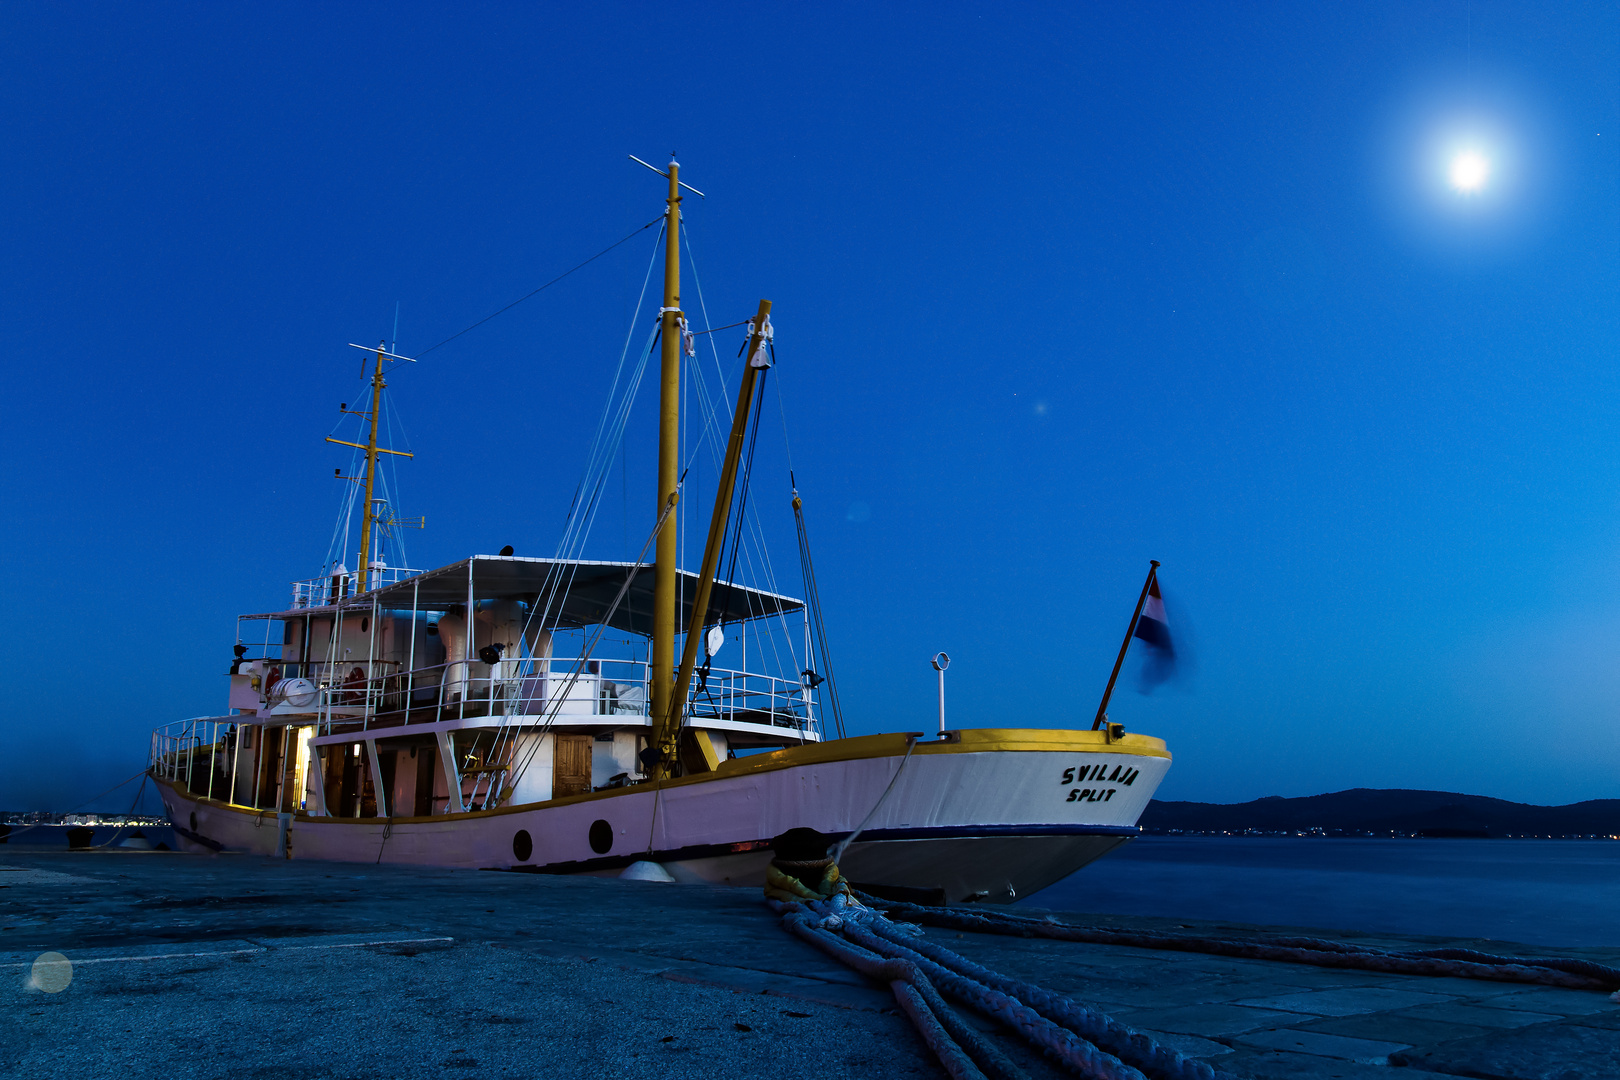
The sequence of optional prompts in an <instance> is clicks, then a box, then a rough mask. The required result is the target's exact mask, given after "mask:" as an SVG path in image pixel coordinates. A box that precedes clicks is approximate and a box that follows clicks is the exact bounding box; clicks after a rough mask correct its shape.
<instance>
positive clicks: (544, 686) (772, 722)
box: [310, 657, 820, 735]
mask: <svg viewBox="0 0 1620 1080" xmlns="http://www.w3.org/2000/svg"><path fill="white" fill-rule="evenodd" d="M374 663H376V662H374ZM310 666H311V667H314V666H315V665H310ZM341 666H342V665H333V667H341ZM576 668H580V669H581V670H580V671H579V674H578V675H577V676H575V677H573V678H572V680H571V679H570V675H571V674H572V673H573V672H574V671H575V669H576ZM650 681H651V675H650V666H649V665H648V664H647V662H646V661H644V660H613V659H604V660H591V661H588V662H586V663H584V664H581V663H580V661H579V660H578V659H573V658H559V657H553V658H550V659H545V660H539V659H531V658H523V659H512V660H499V661H496V662H495V663H494V664H486V663H483V662H481V661H477V660H473V661H468V660H452V661H449V662H447V663H443V664H434V665H432V666H429V667H422V668H416V669H414V670H411V671H401V672H391V673H384V674H380V675H376V676H372V677H369V678H363V677H362V666H361V665H360V664H355V665H354V667H353V670H352V671H350V672H349V674H348V675H347V677H345V678H344V680H343V682H342V683H341V684H335V682H334V680H333V679H330V678H328V679H326V680H324V681H321V682H320V683H319V692H320V701H319V704H318V706H316V711H318V713H319V721H318V723H319V726H320V728H321V734H323V735H324V734H330V733H331V732H332V731H333V730H342V731H352V730H354V729H355V728H356V727H358V728H359V729H361V730H365V729H368V728H370V727H371V726H373V724H374V722H376V721H377V720H378V719H379V718H383V719H384V724H383V726H389V727H394V726H400V725H410V724H417V723H431V722H434V721H437V720H447V719H459V718H463V717H480V716H514V717H515V716H558V717H563V716H566V717H579V716H603V717H607V716H635V717H644V716H646V715H647V704H648V701H649V697H650V687H649V683H650ZM687 715H688V716H689V717H690V718H691V719H695V720H727V721H737V722H742V723H752V724H764V725H767V726H771V727H780V728H787V729H790V730H793V731H796V732H799V733H807V732H808V733H812V734H819V732H820V724H819V721H818V719H817V716H816V709H815V701H814V697H813V695H812V694H811V692H810V691H809V690H808V689H806V687H805V686H804V684H803V683H800V682H796V681H793V680H790V679H782V678H778V677H776V676H774V675H762V674H759V673H757V672H749V671H735V670H730V669H720V668H710V669H709V670H708V671H703V670H701V669H700V670H699V671H698V673H697V675H696V677H695V678H694V679H693V682H692V689H691V691H690V693H689V695H688V698H687Z"/></svg>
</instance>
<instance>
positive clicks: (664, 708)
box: [652, 161, 681, 777]
mask: <svg viewBox="0 0 1620 1080" xmlns="http://www.w3.org/2000/svg"><path fill="white" fill-rule="evenodd" d="M664 175H665V176H667V177H668V178H669V197H668V198H667V199H666V200H665V205H666V207H667V209H666V211H665V222H664V306H663V309H662V310H661V311H660V312H659V322H660V323H661V324H662V332H663V342H662V344H663V351H662V354H661V367H660V373H661V377H660V379H659V398H658V401H659V406H658V506H657V509H656V513H659V514H662V513H663V512H664V507H666V506H668V505H669V504H670V501H671V500H672V499H673V498H674V497H675V489H676V485H677V484H678V483H679V482H680V476H679V471H680V434H681V327H680V320H681V311H680V307H681V245H680V228H681V190H680V188H681V183H680V179H679V176H680V165H678V164H677V163H676V162H674V161H671V162H670V163H669V172H667V173H665V174H664ZM675 528H676V521H675V515H674V514H670V515H669V516H668V517H666V518H665V519H664V524H663V527H662V528H660V529H659V530H658V546H657V548H656V555H655V564H654V570H653V642H652V720H653V746H654V747H656V748H658V749H660V750H662V749H663V748H664V743H665V742H667V741H668V735H667V733H669V732H673V731H674V730H676V728H677V727H678V725H679V722H680V711H679V706H678V705H677V704H676V703H675V702H674V701H673V699H672V696H671V693H672V691H673V689H674V687H673V685H672V683H673V679H674V674H675V587H676V566H675V559H676V555H677V553H678V552H677V549H676V543H675V541H676V531H675ZM666 768H667V762H665V761H660V762H658V763H657V764H656V765H654V766H653V775H654V776H655V777H657V776H662V775H664V774H665V772H666Z"/></svg>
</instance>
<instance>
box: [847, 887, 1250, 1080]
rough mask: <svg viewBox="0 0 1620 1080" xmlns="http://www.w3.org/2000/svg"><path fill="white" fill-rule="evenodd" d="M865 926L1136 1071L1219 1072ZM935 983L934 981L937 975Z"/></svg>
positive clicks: (925, 944)
mask: <svg viewBox="0 0 1620 1080" xmlns="http://www.w3.org/2000/svg"><path fill="white" fill-rule="evenodd" d="M865 927H866V929H868V930H870V931H871V932H872V933H874V934H876V935H878V936H880V937H882V938H884V939H885V940H887V941H890V942H892V943H894V944H896V945H900V946H902V947H904V948H906V949H909V950H911V951H914V952H917V953H919V954H921V955H922V956H923V957H925V958H927V959H929V960H933V961H934V962H936V963H938V964H939V965H940V966H942V967H944V968H946V969H948V970H950V971H952V972H954V973H955V974H958V975H961V976H963V977H965V978H968V979H973V980H975V981H977V982H981V983H983V984H985V985H986V986H989V987H992V988H994V989H996V990H999V991H1001V992H1002V993H1003V994H1006V995H1008V996H1010V997H1012V998H1015V999H1017V1000H1018V1001H1021V1002H1023V1003H1024V1004H1025V1005H1027V1006H1029V1007H1030V1008H1031V1009H1033V1010H1035V1012H1037V1013H1039V1014H1040V1015H1042V1016H1044V1017H1046V1018H1047V1019H1048V1020H1051V1021H1052V1022H1053V1023H1055V1024H1057V1025H1059V1026H1061V1027H1065V1028H1068V1029H1069V1030H1070V1031H1073V1032H1074V1033H1075V1034H1077V1035H1079V1036H1081V1037H1082V1038H1085V1039H1088V1040H1090V1041H1091V1042H1092V1043H1095V1044H1096V1045H1097V1046H1098V1047H1099V1048H1100V1049H1102V1050H1104V1051H1106V1052H1108V1053H1110V1054H1112V1055H1114V1056H1115V1057H1117V1058H1119V1059H1120V1060H1122V1061H1124V1062H1126V1063H1127V1064H1129V1065H1131V1066H1133V1067H1135V1068H1137V1069H1139V1070H1141V1072H1142V1073H1144V1074H1145V1075H1147V1076H1149V1077H1152V1078H1153V1080H1216V1078H1217V1077H1221V1076H1222V1075H1223V1074H1221V1073H1219V1072H1217V1071H1216V1070H1215V1069H1214V1068H1213V1067H1211V1066H1210V1065H1209V1064H1208V1063H1207V1062H1203V1061H1199V1060H1197V1059H1196V1058H1189V1057H1185V1056H1184V1055H1182V1054H1180V1053H1177V1052H1176V1051H1174V1050H1171V1049H1170V1048H1169V1047H1165V1046H1160V1045H1159V1044H1158V1043H1157V1042H1155V1041H1154V1040H1153V1039H1152V1038H1151V1037H1150V1036H1148V1035H1146V1034H1144V1033H1142V1032H1140V1031H1135V1030H1133V1029H1131V1028H1129V1027H1126V1026H1125V1025H1124V1024H1121V1023H1120V1022H1119V1021H1118V1020H1115V1019H1114V1018H1113V1017H1111V1016H1109V1015H1107V1014H1106V1013H1102V1012H1098V1011H1097V1010H1095V1009H1088V1008H1086V1007H1085V1006H1084V1005H1081V1004H1079V1003H1078V1002H1075V1001H1071V1000H1070V999H1068V998H1065V997H1063V996H1061V995H1059V994H1054V993H1052V992H1051V991H1049V990H1045V989H1042V988H1041V987H1039V986H1035V985H1033V984H1031V983H1026V982H1022V981H1020V980H1018V979H1011V978H1008V977H1007V976H1005V975H1002V974H1001V973H999V972H996V971H992V970H990V969H989V968H987V967H983V966H982V965H979V964H975V963H974V962H973V961H971V960H969V959H967V958H966V957H964V956H961V955H960V954H958V953H954V952H952V951H951V950H950V949H946V948H943V947H941V946H939V945H935V944H933V943H932V942H929V941H921V940H918V939H916V938H912V937H910V936H909V935H905V934H903V932H902V931H900V930H899V929H898V928H896V927H895V926H894V924H893V923H890V922H889V921H888V920H887V919H881V918H879V919H872V920H870V921H869V922H868V923H866V924H865ZM935 981H938V980H937V977H936V980H935Z"/></svg>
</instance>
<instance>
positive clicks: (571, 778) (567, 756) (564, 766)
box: [551, 735, 595, 799]
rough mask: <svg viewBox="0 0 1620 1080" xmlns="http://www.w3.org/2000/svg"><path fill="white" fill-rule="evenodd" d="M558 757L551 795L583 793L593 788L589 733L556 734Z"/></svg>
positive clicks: (557, 796) (556, 797)
mask: <svg viewBox="0 0 1620 1080" xmlns="http://www.w3.org/2000/svg"><path fill="white" fill-rule="evenodd" d="M553 737H554V738H555V739H556V740H557V757H556V764H555V766H554V767H553V771H552V774H551V797H552V798H554V799H558V798H561V797H562V796H564V795H583V794H585V793H586V792H588V791H590V790H591V743H592V742H594V741H595V740H594V739H592V738H591V737H590V736H589V735H556V736H553Z"/></svg>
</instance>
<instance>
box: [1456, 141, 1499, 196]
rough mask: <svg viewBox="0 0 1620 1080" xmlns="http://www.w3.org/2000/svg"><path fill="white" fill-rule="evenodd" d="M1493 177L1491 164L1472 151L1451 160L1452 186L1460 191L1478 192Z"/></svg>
mask: <svg viewBox="0 0 1620 1080" xmlns="http://www.w3.org/2000/svg"><path fill="white" fill-rule="evenodd" d="M1490 175H1491V163H1490V162H1488V161H1486V160H1485V158H1484V157H1483V156H1481V155H1480V154H1477V153H1475V152H1474V151H1472V150H1468V151H1464V152H1463V153H1461V154H1458V155H1457V156H1456V157H1454V158H1452V159H1451V186H1452V187H1454V188H1456V189H1457V190H1458V191H1462V192H1471V191H1478V190H1480V189H1481V188H1483V187H1484V186H1485V181H1486V180H1487V179H1489V177H1490Z"/></svg>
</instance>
